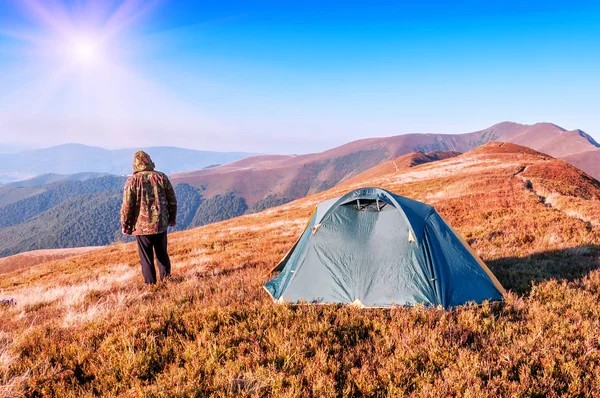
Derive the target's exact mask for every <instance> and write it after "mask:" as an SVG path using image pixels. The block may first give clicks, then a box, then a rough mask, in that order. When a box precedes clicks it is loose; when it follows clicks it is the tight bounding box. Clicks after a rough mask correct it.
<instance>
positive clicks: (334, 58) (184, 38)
mask: <svg viewBox="0 0 600 398" xmlns="http://www.w3.org/2000/svg"><path fill="white" fill-rule="evenodd" d="M599 49H600V3H598V2H591V1H588V2H583V1H570V2H554V1H528V2H523V1H502V2H496V1H494V2H485V1H455V2H451V1H448V2H440V1H395V2H392V1H385V2H384V1H311V0H303V1H297V2H291V1H290V2H288V1H273V2H266V1H263V2H257V1H243V2H231V1H215V2H199V1H194V2H192V1H189V2H188V1H139V0H138V1H131V0H130V1H100V0H96V1H83V0H77V1H63V2H59V1H54V0H44V1H42V0H38V1H35V0H0V142H8V143H22V144H26V145H35V146H47V145H56V144H61V143H66V142H80V143H84V144H89V145H100V146H104V147H109V148H117V147H130V146H150V145H177V146H184V147H190V148H198V149H207V150H247V151H254V152H270V153H284V152H285V153H303V152H312V151H320V150H324V149H327V148H330V147H332V146H335V145H339V144H343V143H346V142H349V141H352V140H355V139H360V138H366V137H374V136H388V135H395V134H403V133H410V132H432V133H462V132H470V131H475V130H479V129H482V128H486V127H488V126H490V125H492V124H495V123H498V122H501V121H505V120H510V121H516V122H520V123H535V122H538V121H548V122H553V123H556V124H558V125H560V126H562V127H564V128H567V129H576V128H579V129H583V130H585V131H586V132H588V133H589V134H591V135H592V136H593V137H595V138H596V139H597V140H600V112H599V111H598V110H597V107H598V105H599V104H600V101H599V100H600V74H599V72H600V66H599V65H600V62H599V61H600V50H599Z"/></svg>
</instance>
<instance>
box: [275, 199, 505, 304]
mask: <svg viewBox="0 0 600 398" xmlns="http://www.w3.org/2000/svg"><path fill="white" fill-rule="evenodd" d="M361 201H362V203H361ZM274 271H278V272H280V273H279V274H278V275H277V276H276V277H274V278H273V279H272V280H270V281H269V282H267V283H266V284H265V286H264V287H265V289H266V290H267V291H268V292H269V294H270V295H271V296H272V297H273V299H274V300H275V301H276V302H291V303H299V302H309V303H346V304H355V305H356V304H358V305H360V306H365V307H389V306H392V305H406V306H412V305H415V304H418V303H419V304H424V305H430V306H438V305H441V306H443V307H444V308H451V307H455V306H458V305H462V304H466V303H468V302H475V303H481V302H482V301H484V300H501V299H502V295H503V293H504V289H503V288H502V286H501V285H500V283H499V282H498V280H497V279H496V278H495V277H494V276H493V274H492V273H491V271H489V269H488V268H487V267H486V266H485V264H484V263H483V262H482V261H481V259H479V257H477V255H476V254H475V253H474V252H473V251H472V250H471V249H470V247H469V246H468V244H466V242H465V241H464V240H463V239H462V237H460V235H459V234H458V233H456V231H454V230H453V229H452V227H450V226H449V225H448V224H447V223H446V222H445V221H444V220H443V218H442V217H441V216H440V215H439V214H438V213H437V212H436V211H435V209H434V208H433V207H432V206H429V205H427V204H424V203H421V202H418V201H415V200H412V199H408V198H404V197H401V196H398V195H395V194H393V193H391V192H388V191H386V190H383V189H380V188H361V189H357V190H354V191H351V192H349V193H347V194H346V195H344V196H342V197H340V198H336V199H333V200H330V201H327V202H323V203H321V204H319V205H318V206H317V208H316V210H315V212H314V213H313V215H312V216H311V218H310V219H309V221H308V223H307V226H306V228H305V229H304V231H303V233H302V234H301V236H300V238H299V239H298V241H297V242H296V243H295V244H294V246H293V247H292V249H291V250H290V252H289V253H288V254H286V256H285V257H284V258H283V259H282V261H281V262H280V263H279V264H278V265H277V266H276V267H275V268H274Z"/></svg>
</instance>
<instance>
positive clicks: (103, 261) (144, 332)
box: [0, 150, 600, 397]
mask: <svg viewBox="0 0 600 398" xmlns="http://www.w3.org/2000/svg"><path fill="white" fill-rule="evenodd" d="M457 159H458V160H459V162H457ZM553 162H556V161H553V160H551V159H548V158H546V157H543V156H540V155H539V154H536V153H527V152H523V153H514V152H510V151H503V152H500V153H493V151H490V152H485V151H482V150H478V151H475V152H473V153H470V154H466V155H463V156H461V157H460V158H454V159H448V160H446V161H442V162H436V163H433V164H426V165H423V166H418V167H415V168H414V169H411V170H408V171H403V172H400V173H398V174H392V175H390V176H386V177H385V178H383V179H379V180H372V181H368V182H366V183H365V184H364V185H375V186H381V187H383V188H387V189H390V190H392V191H394V192H397V193H399V194H401V195H405V196H408V197H412V198H416V199H421V200H425V201H429V200H428V199H427V198H435V205H436V208H437V209H438V211H439V212H440V213H441V214H442V215H443V216H444V217H445V218H446V219H447V220H448V221H449V222H450V223H451V224H452V225H454V226H455V227H457V229H458V230H459V231H460V232H461V233H462V234H463V235H464V236H465V238H467V240H468V241H469V242H470V243H471V244H472V246H473V247H474V248H475V249H476V250H477V251H478V253H479V254H480V255H481V256H482V257H483V258H484V260H486V261H487V262H488V264H489V266H490V268H492V270H493V271H494V272H495V274H496V276H497V277H498V279H499V280H500V281H501V282H502V283H503V284H504V286H505V287H507V288H508V289H510V290H511V291H512V292H511V293H509V294H508V295H507V297H506V301H505V302H504V303H500V304H495V305H489V304H484V305H483V306H480V307H466V308H462V309H459V310H457V311H454V312H447V311H442V310H438V309H427V308H421V307H417V308H413V309H407V308H395V309H391V310H358V309H355V308H351V307H340V306H285V305H284V306H281V305H274V304H273V303H272V302H271V300H270V299H269V297H268V295H267V294H266V293H264V291H263V290H262V284H263V283H264V282H266V281H267V280H268V277H267V276H266V273H267V272H268V270H269V269H270V268H271V267H272V266H273V265H274V264H276V263H277V262H278V261H279V259H280V258H281V257H282V256H283V255H284V254H285V252H286V251H287V250H288V249H289V248H290V246H291V244H292V243H293V242H294V240H295V239H296V238H297V236H298V234H299V233H300V231H301V230H302V228H303V226H304V223H305V221H306V218H307V217H308V216H309V215H310V213H311V212H312V210H313V207H314V205H315V204H316V203H318V202H320V201H322V200H324V199H327V198H331V197H334V196H337V195H339V194H341V193H344V192H346V191H347V190H348V189H350V188H351V187H352V186H354V185H352V184H346V185H344V186H341V187H337V188H334V189H332V190H330V191H327V192H324V193H321V194H318V195H314V196H312V197H309V198H306V199H303V200H300V201H296V202H293V203H290V204H288V205H285V206H282V207H280V208H277V209H270V210H267V211H265V212H263V213H260V214H255V215H250V216H245V217H241V218H238V219H234V220H229V221H226V222H223V223H219V224H214V225H210V226H207V227H204V228H199V229H196V230H193V231H187V232H179V233H175V234H172V235H170V251H171V254H172V259H173V263H174V272H173V273H174V279H173V280H172V281H170V282H168V283H167V284H164V285H159V286H156V287H153V288H145V287H143V286H142V285H141V281H142V279H141V275H140V274H139V270H138V267H139V265H138V259H137V254H136V252H135V250H134V247H133V246H132V245H125V244H119V245H114V246H110V247H108V248H106V249H104V250H101V251H95V252H93V253H88V254H84V255H81V256H79V257H72V258H69V259H67V260H59V261H53V262H49V263H45V264H40V265H37V266H35V267H33V268H31V269H30V270H27V271H17V272H13V273H11V274H7V275H3V276H2V277H0V296H2V297H5V296H6V297H17V298H18V299H17V302H18V304H17V305H16V306H7V307H0V382H2V385H3V386H2V387H1V388H0V395H1V394H5V395H8V396H12V395H17V396H18V395H25V396H49V395H55V396H78V397H79V396H95V395H107V396H115V395H123V396H210V395H214V396H231V395H239V396H311V395H312V396H365V395H366V396H403V395H409V396H410V395H414V396H440V397H442V396H443V397H447V396H475V397H479V396H489V395H493V396H589V395H598V396H600V341H599V340H598V332H597V331H598V330H600V306H598V304H597V303H598V300H599V299H600V271H599V270H596V269H597V268H599V267H600V257H599V256H600V229H599V228H598V226H597V225H595V224H593V223H591V222H587V221H585V220H584V219H583V218H582V217H578V216H577V217H576V216H574V214H573V213H572V212H574V211H577V212H580V213H581V214H588V213H587V211H588V210H586V208H587V207H589V205H590V204H593V203H596V200H597V199H598V197H600V196H598V194H600V189H596V188H595V187H594V185H593V184H592V185H589V184H588V185H586V183H585V182H581V184H580V185H581V186H580V188H581V189H580V190H579V191H569V190H561V187H563V186H565V187H566V186H567V185H568V184H569V182H568V181H564V182H563V183H562V184H561V183H560V178H563V177H561V175H552V179H553V181H547V180H546V178H545V177H544V175H543V173H541V174H540V175H537V174H536V175H527V176H525V177H523V176H522V175H523V174H526V171H529V170H530V169H533V170H534V171H536V168H532V167H531V166H537V165H541V164H546V165H550V167H554V166H556V165H555V164H554V163H553ZM460 164H462V167H460V166H459V165H460ZM540 167H541V166H540ZM556 167H558V166H556ZM523 170H525V171H523ZM541 170H543V168H542V169H541ZM537 171H539V170H537ZM537 171H536V172H537ZM571 172H572V170H571V169H568V168H567V169H566V171H565V175H568V177H565V178H569V179H573V178H575V177H574V176H573V175H572V174H571ZM524 179H525V180H531V181H532V183H531V184H530V185H531V186H530V185H528V184H527V183H526V181H525V180H524ZM557 181H558V182H557ZM571 184H572V183H571ZM361 185H362V184H361ZM532 186H536V187H538V186H539V187H545V189H547V190H548V191H549V192H550V194H552V195H555V196H554V197H553V199H552V203H555V204H556V205H552V206H548V204H547V203H543V201H542V200H540V195H538V194H537V193H536V191H535V190H533V188H532ZM582 187H583V188H582ZM440 192H444V194H440ZM582 192H583V194H582ZM563 202H564V203H565V204H563ZM559 204H560V205H559ZM567 204H568V206H569V207H568V210H566V209H567V207H566V206H567ZM581 214H579V215H581ZM589 214H590V215H589V217H592V216H593V214H592V213H589ZM114 264H121V265H114Z"/></svg>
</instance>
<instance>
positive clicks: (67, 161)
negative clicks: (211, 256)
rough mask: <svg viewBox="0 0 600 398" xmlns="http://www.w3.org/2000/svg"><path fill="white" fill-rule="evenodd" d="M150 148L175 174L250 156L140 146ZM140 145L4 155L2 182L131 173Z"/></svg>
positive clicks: (0, 160)
mask: <svg viewBox="0 0 600 398" xmlns="http://www.w3.org/2000/svg"><path fill="white" fill-rule="evenodd" d="M139 149H143V150H145V151H147V152H148V153H149V154H150V155H151V156H152V159H153V160H154V163H155V164H156V166H157V169H159V170H161V171H163V172H165V173H172V172H176V171H184V170H196V169H201V168H203V167H206V166H211V165H215V164H223V163H229V162H232V161H234V160H238V159H241V158H244V157H246V156H250V155H252V154H250V153H244V152H209V151H195V150H190V149H183V148H175V147H149V148H139ZM137 150H138V149H137V148H132V149H119V150H107V149H103V148H98V147H90V146H85V145H80V144H66V145H59V146H55V147H51V148H44V149H35V150H28V151H22V152H18V153H14V154H3V155H0V181H2V182H11V181H14V180H16V179H25V178H29V177H32V176H34V175H39V174H48V173H55V174H75V173H81V172H96V173H108V174H117V175H123V174H129V173H131V162H132V160H133V154H134V153H135V152H136V151H137Z"/></svg>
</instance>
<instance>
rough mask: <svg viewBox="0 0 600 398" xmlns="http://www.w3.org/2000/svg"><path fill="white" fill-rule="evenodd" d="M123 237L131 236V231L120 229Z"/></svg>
mask: <svg viewBox="0 0 600 398" xmlns="http://www.w3.org/2000/svg"><path fill="white" fill-rule="evenodd" d="M121 232H122V233H123V235H131V231H126V230H125V228H121Z"/></svg>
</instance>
